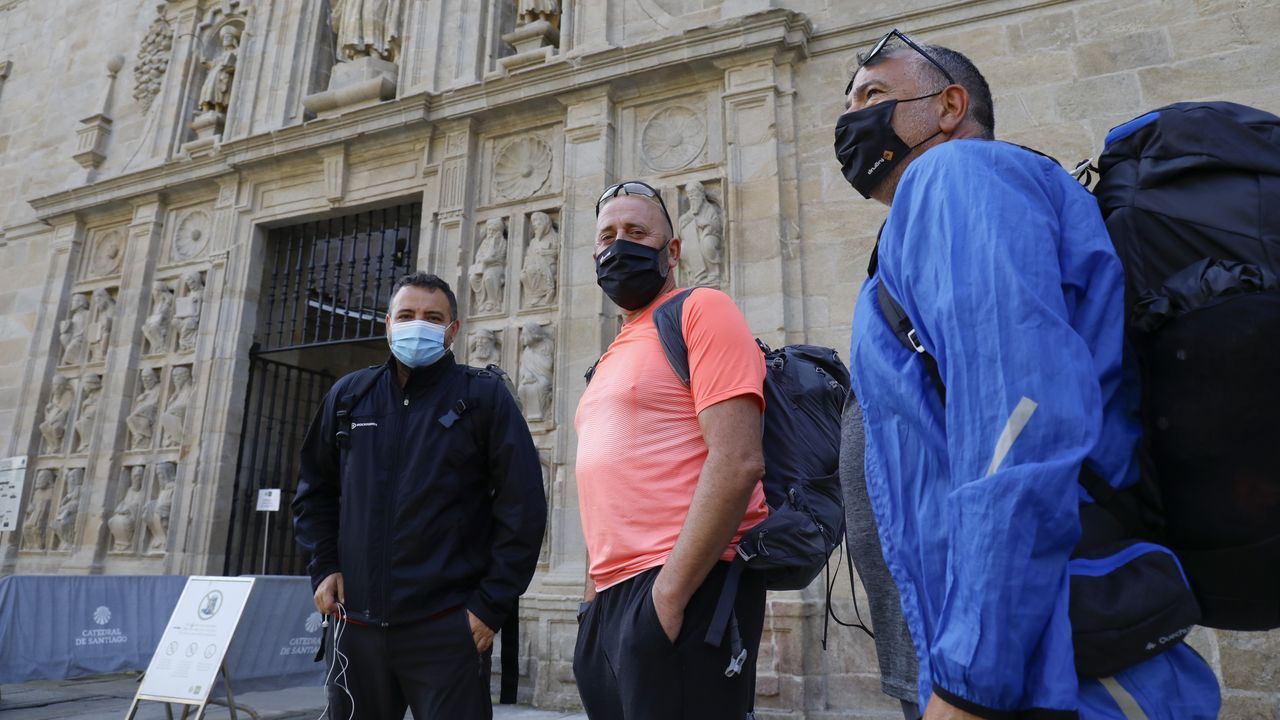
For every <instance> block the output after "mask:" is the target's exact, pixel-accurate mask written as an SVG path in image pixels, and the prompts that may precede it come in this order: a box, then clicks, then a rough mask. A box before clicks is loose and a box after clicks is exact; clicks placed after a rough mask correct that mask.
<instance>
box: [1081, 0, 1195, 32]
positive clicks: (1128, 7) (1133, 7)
mask: <svg viewBox="0 0 1280 720" xmlns="http://www.w3.org/2000/svg"><path fill="white" fill-rule="evenodd" d="M1191 12H1192V9H1191V7H1190V3H1189V2H1188V0H1132V1H1131V2H1122V3H1119V2H1107V1H1106V0H1097V1H1095V2H1093V3H1090V4H1088V5H1085V6H1083V7H1080V8H1078V9H1077V10H1076V30H1077V32H1079V37H1080V38H1081V39H1083V40H1085V41H1095V40H1102V39H1104V38H1117V39H1119V40H1120V41H1121V42H1123V39H1124V38H1127V37H1129V36H1130V35H1133V34H1135V33H1143V32H1146V31H1147V30H1150V29H1151V28H1158V27H1163V26H1166V25H1170V24H1172V23H1175V22H1181V21H1182V20H1185V19H1186V18H1187V17H1188V15H1189V14H1190V13H1191Z"/></svg>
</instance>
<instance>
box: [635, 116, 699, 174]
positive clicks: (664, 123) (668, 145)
mask: <svg viewBox="0 0 1280 720" xmlns="http://www.w3.org/2000/svg"><path fill="white" fill-rule="evenodd" d="M706 144H707V126H706V124H705V123H704V122H703V121H702V118H701V117H699V115H698V113H697V111H695V110H693V109H692V108H689V107H686V106H684V105H672V106H671V107H666V108H663V109H661V110H659V111H657V112H656V113H654V114H653V115H652V116H650V118H649V121H648V122H646V123H645V125H644V128H643V129H642V130H641V131H640V156H641V158H643V159H644V162H645V164H646V165H648V166H649V167H650V168H653V169H654V170H658V171H661V172H667V171H671V170H679V169H680V168H683V167H686V166H687V165H689V164H690V163H692V162H693V161H694V160H696V159H698V157H699V156H700V155H701V154H702V148H703V147H704V146H705V145H706Z"/></svg>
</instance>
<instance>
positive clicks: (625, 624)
mask: <svg viewBox="0 0 1280 720" xmlns="http://www.w3.org/2000/svg"><path fill="white" fill-rule="evenodd" d="M728 568H729V564H728V563H725V562H720V563H716V565H715V567H714V568H712V570H711V572H710V573H709V574H708V575H707V579H706V580H705V581H703V583H702V586H701V587H699V588H698V590H697V592H695V593H694V595H693V598H692V599H690V600H689V605H688V606H687V607H686V608H685V612H684V624H683V625H682V626H681V628H680V634H679V636H677V637H676V641H675V642H674V643H672V642H671V641H670V640H668V639H667V635H666V632H665V631H664V630H663V629H662V626H661V625H660V624H659V622H658V616H657V614H656V613H655V611H654V608H653V594H652V591H653V581H654V579H655V578H656V577H657V575H658V571H659V570H660V569H661V568H653V569H651V570H647V571H645V572H643V573H641V574H639V575H637V576H635V577H633V578H631V579H630V580H627V581H625V582H622V583H619V584H618V585H614V586H613V587H610V588H608V589H606V590H602V591H600V592H599V593H598V594H597V595H596V599H595V601H594V602H592V603H591V606H590V607H589V608H588V609H587V611H586V614H585V615H584V616H583V618H582V625H581V626H580V627H579V628H578V643H577V646H576V647H575V649H574V653H573V674H574V677H575V678H576V679H577V681H578V693H579V694H580V695H581V696H582V704H583V706H584V708H585V709H586V711H587V716H588V717H590V718H591V720H679V719H680V718H687V719H688V720H717V719H718V718H724V720H742V718H743V717H744V716H745V715H746V714H747V712H749V711H750V710H751V707H752V700H753V698H754V695H755V678H756V651H757V650H758V649H759V647H760V634H761V631H762V630H763V627H764V584H763V583H762V582H761V581H760V580H759V578H757V577H755V576H754V575H753V573H750V572H746V573H743V575H742V579H741V581H740V583H739V585H738V593H737V598H736V600H735V602H734V614H735V616H736V618H737V623H738V632H739V635H740V636H741V640H742V647H743V648H745V649H746V650H747V659H746V662H745V663H744V664H743V666H742V671H741V672H740V673H737V674H735V675H733V676H726V675H725V670H726V669H727V668H728V666H729V661H730V659H731V656H732V652H731V650H730V638H729V635H728V634H727V633H726V636H725V637H724V638H723V639H722V640H721V642H720V644H719V645H715V646H713V645H709V644H707V642H706V640H705V636H706V634H707V628H708V626H709V625H710V624H711V616H712V615H713V614H714V613H715V609H716V602H717V601H718V600H719V599H720V590H721V588H722V586H723V585H724V580H725V575H726V573H727V571H728Z"/></svg>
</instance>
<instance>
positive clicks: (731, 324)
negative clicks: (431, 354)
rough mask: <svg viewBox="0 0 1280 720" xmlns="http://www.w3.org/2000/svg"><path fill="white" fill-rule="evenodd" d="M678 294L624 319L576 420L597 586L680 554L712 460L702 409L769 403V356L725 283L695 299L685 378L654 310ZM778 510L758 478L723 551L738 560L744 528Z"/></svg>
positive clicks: (689, 311) (585, 524)
mask: <svg viewBox="0 0 1280 720" xmlns="http://www.w3.org/2000/svg"><path fill="white" fill-rule="evenodd" d="M676 292H678V290H673V291H671V292H669V293H667V294H665V295H663V296H661V297H659V298H657V299H656V300H655V301H654V302H653V303H652V304H650V306H649V307H648V308H647V309H646V310H645V311H644V312H643V313H641V314H640V315H638V316H637V317H635V318H634V319H632V320H631V321H630V322H628V323H626V324H625V325H623V326H622V332H620V333H618V337H617V338H615V339H614V341H613V342H612V343H611V344H610V345H609V349H608V350H607V351H606V352H605V354H604V356H603V357H601V358H600V362H599V363H598V364H597V365H596V371H595V375H594V376H593V377H592V379H591V382H590V383H589V384H588V385H587V390H586V392H585V393H583V395H582V400H581V401H580V402H579V403H578V411H577V414H576V416H575V418H574V427H575V429H576V430H577V433H578V459H577V466H576V470H575V474H576V476H577V481H578V506H579V509H580V511H581V513H582V529H583V533H584V534H585V536H586V541H587V552H588V554H589V557H590V559H591V568H590V575H591V579H592V581H593V582H594V583H595V586H596V589H597V590H603V589H605V588H607V587H609V586H611V585H616V584H618V583H620V582H623V581H624V580H627V579H629V578H632V577H634V576H636V575H638V574H639V573H641V572H643V571H645V570H648V569H649V568H653V567H657V566H659V565H662V564H663V563H665V562H666V560H667V557H668V556H670V555H671V551H672V549H673V548H674V547H675V544H676V538H678V537H679V536H680V529H681V528H682V527H683V525H684V520H685V517H686V516H687V515H688V514H689V506H690V504H691V503H692V502H693V491H694V488H695V487H697V484H698V478H699V476H700V475H701V473H702V465H703V462H705V461H706V459H707V443H706V441H705V440H704V439H703V437H702V428H701V426H700V425H699V424H698V413H700V412H702V411H703V410H704V409H706V408H708V407H710V406H711V405H715V404H716V403H718V402H723V401H725V400H728V399H730V398H735V397H740V396H743V395H750V396H752V397H754V398H756V399H757V400H758V401H759V403H760V407H761V410H762V411H763V409H764V373H765V368H764V356H763V355H762V354H761V352H760V349H759V348H758V347H757V346H756V342H755V339H754V338H753V337H752V336H751V331H750V330H749V329H748V328H747V322H746V319H745V318H743V316H742V312H741V311H740V310H739V309H738V307H737V305H735V304H734V303H733V300H732V299H731V298H730V297H729V296H728V295H726V294H724V293H722V292H720V291H719V290H714V289H710V288H701V289H698V290H696V291H694V292H693V293H691V294H690V295H689V297H687V298H685V303H684V316H683V323H684V337H685V343H686V344H687V345H688V346H689V375H690V381H689V385H690V387H685V386H684V384H683V383H681V382H680V380H679V379H678V378H677V377H676V375H675V373H674V372H673V371H672V370H671V366H670V365H669V364H668V363H667V358H666V355H664V354H663V351H662V345H661V344H660V343H659V341H658V331H657V328H656V327H655V326H654V324H653V311H654V309H655V308H657V307H658V306H659V305H661V304H662V303H663V302H665V301H666V300H667V299H668V298H669V297H671V296H672V295H674V294H675V293H676ZM768 513H769V510H768V506H766V505H765V500H764V489H763V488H762V487H761V485H760V483H756V487H755V489H754V490H752V492H751V501H750V502H749V503H748V504H747V512H746V515H745V516H744V517H743V518H742V522H741V523H740V524H739V526H738V532H737V533H736V534H735V535H734V537H733V542H731V543H730V544H729V546H728V547H727V548H725V551H724V553H723V554H722V555H721V558H722V559H724V560H732V559H733V555H734V550H735V548H736V546H737V542H738V539H739V538H740V537H741V536H742V533H743V532H745V531H746V530H748V529H750V528H751V527H752V526H754V525H756V524H757V523H759V522H760V521H761V520H764V519H765V517H766V516H767V515H768Z"/></svg>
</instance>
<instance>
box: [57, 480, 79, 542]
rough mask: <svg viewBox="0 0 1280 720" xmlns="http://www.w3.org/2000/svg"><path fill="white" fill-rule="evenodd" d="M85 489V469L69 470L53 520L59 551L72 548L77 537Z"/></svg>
mask: <svg viewBox="0 0 1280 720" xmlns="http://www.w3.org/2000/svg"><path fill="white" fill-rule="evenodd" d="M83 487H84V468H71V469H69V470H67V486H66V489H65V490H63V493H62V499H61V500H59V501H58V514H57V515H56V516H55V517H54V518H53V539H54V540H55V541H56V542H57V546H56V547H57V549H60V550H65V549H67V548H70V547H71V544H72V543H73V542H74V541H75V535H76V516H77V515H78V514H79V513H80V491H81V489H82V488H83Z"/></svg>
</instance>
